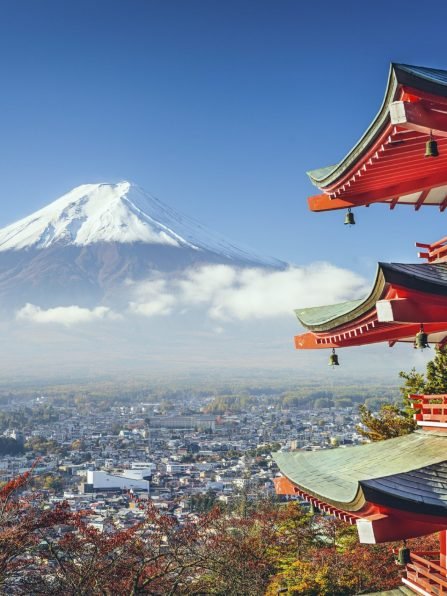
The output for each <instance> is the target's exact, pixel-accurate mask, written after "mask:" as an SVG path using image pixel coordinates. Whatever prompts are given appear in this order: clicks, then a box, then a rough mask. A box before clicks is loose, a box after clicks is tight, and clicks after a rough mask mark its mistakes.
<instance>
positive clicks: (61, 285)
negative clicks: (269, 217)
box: [0, 182, 286, 307]
mask: <svg viewBox="0 0 447 596" xmlns="http://www.w3.org/2000/svg"><path fill="white" fill-rule="evenodd" d="M204 264H230V265H233V266H236V267H257V268H269V269H283V268H284V267H286V264H285V263H283V262H281V261H278V260H274V259H270V258H262V257H259V256H257V255H255V254H252V253H251V252H249V251H247V250H244V249H241V248H239V247H237V246H235V245H233V244H232V243H231V242H229V241H227V240H225V239H224V238H223V237H221V236H219V235H218V234H215V233H213V232H211V231H209V230H207V229H206V228H205V227H203V226H202V225H201V224H199V223H198V222H196V221H194V220H192V219H191V218H189V217H187V216H184V215H181V214H179V213H177V212H176V211H174V210H173V209H171V208H170V207H168V206H167V205H165V204H163V203H162V202H161V201H159V200H158V199H156V198H155V197H153V196H151V195H150V194H148V193H147V192H145V191H144V190H143V189H141V188H140V187H138V186H136V185H134V184H131V183H129V182H120V183H118V184H84V185H81V186H78V187H76V188H74V189H73V190H71V191H70V192H68V193H66V194H65V195H63V196H62V197H60V198H59V199H57V200H56V201H54V202H52V203H51V204H49V205H47V206H46V207H44V208H43V209H40V210H39V211H36V212H35V213H33V214H31V215H29V216H27V217H25V218H23V219H21V220H19V221H17V222H15V223H13V224H11V225H8V226H7V227H5V228H3V229H0V298H1V299H2V302H3V304H4V305H16V304H17V303H18V302H23V301H27V302H30V301H31V302H36V301H38V303H39V304H40V305H41V306H45V307H51V306H56V305H64V304H73V303H74V302H75V303H76V304H78V305H81V306H89V305H91V304H97V303H98V302H101V301H103V300H104V299H106V300H107V299H108V298H111V297H112V296H114V295H115V294H117V295H119V291H120V288H122V287H123V286H124V285H125V284H126V282H128V280H141V279H145V278H147V277H148V276H151V275H154V273H156V272H163V273H164V274H172V275H175V273H176V272H181V271H183V270H184V269H185V268H188V267H194V266H200V265H204Z"/></svg>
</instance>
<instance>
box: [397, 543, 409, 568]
mask: <svg viewBox="0 0 447 596" xmlns="http://www.w3.org/2000/svg"><path fill="white" fill-rule="evenodd" d="M396 563H397V564H398V565H408V563H411V554H410V549H409V548H408V547H407V546H402V547H401V548H400V549H399V552H398V554H397V561H396Z"/></svg>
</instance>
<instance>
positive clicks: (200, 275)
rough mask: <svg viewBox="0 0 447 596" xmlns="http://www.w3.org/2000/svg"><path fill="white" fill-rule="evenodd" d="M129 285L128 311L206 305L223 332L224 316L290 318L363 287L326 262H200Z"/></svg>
mask: <svg viewBox="0 0 447 596" xmlns="http://www.w3.org/2000/svg"><path fill="white" fill-rule="evenodd" d="M128 288H129V291H130V300H129V301H128V307H127V312H128V313H131V314H134V315H139V316H144V317H159V316H167V315H170V314H171V313H173V311H174V309H176V310H177V312H179V313H185V312H187V311H190V310H191V309H196V308H202V309H203V308H204V309H205V311H206V313H207V316H208V317H209V318H210V319H212V320H214V321H216V322H217V321H219V323H217V324H216V326H215V327H214V331H215V333H217V334H220V333H222V332H223V331H224V329H223V328H222V327H221V323H222V321H244V320H259V319H267V318H269V319H273V318H277V317H284V316H287V317H291V316H292V313H293V310H294V309H295V308H302V307H306V306H318V305H321V304H332V303H335V302H341V301H343V300H347V299H351V298H357V297H359V296H362V295H364V294H365V292H366V289H365V285H364V280H363V279H362V278H361V277H360V276H358V275H357V274H355V273H353V272H352V271H349V270H347V269H341V268H339V267H335V266H334V265H331V264H330V263H314V264H312V265H309V266H306V267H290V268H288V269H285V270H283V271H275V270H268V269H267V270H266V269H257V268H250V269H249V268H237V267H231V266H229V265H204V266H202V267H198V268H190V269H187V270H185V272H184V273H183V275H182V276H181V277H180V278H179V277H176V278H171V277H168V276H164V277H163V276H162V274H160V275H159V277H158V278H156V279H151V280H147V281H144V282H133V283H130V284H129V285H128ZM116 318H120V315H118V314H117V313H115V312H114V311H112V310H111V309H110V308H109V307H106V306H97V307H96V308H92V309H88V308H82V307H80V306H76V305H72V306H59V307H55V308H49V309H43V308H41V307H40V306H36V305H34V304H29V303H28V304H26V305H25V306H24V307H23V308H21V309H20V310H19V311H17V313H16V319H17V320H21V321H28V322H33V323H39V324H45V323H57V324H59V325H64V326H66V327H70V326H72V325H76V324H78V323H90V322H93V321H99V320H110V319H116Z"/></svg>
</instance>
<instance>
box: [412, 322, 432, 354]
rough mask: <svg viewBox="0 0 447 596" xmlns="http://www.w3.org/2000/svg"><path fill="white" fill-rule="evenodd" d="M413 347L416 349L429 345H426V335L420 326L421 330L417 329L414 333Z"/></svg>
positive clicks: (422, 348)
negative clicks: (417, 331)
mask: <svg viewBox="0 0 447 596" xmlns="http://www.w3.org/2000/svg"><path fill="white" fill-rule="evenodd" d="M414 347H415V348H417V349H418V350H424V349H425V348H429V347H430V346H429V345H428V336H427V334H426V333H425V331H424V330H423V328H422V327H421V330H420V331H419V333H417V334H416V337H415V340H414Z"/></svg>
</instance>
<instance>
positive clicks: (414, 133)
mask: <svg viewBox="0 0 447 596" xmlns="http://www.w3.org/2000/svg"><path fill="white" fill-rule="evenodd" d="M309 176H310V178H311V180H312V182H313V183H314V184H315V185H316V186H317V187H318V188H319V190H320V193H321V194H318V195H316V196H312V197H310V198H309V200H308V203H309V208H310V209H311V210H312V211H327V210H331V209H348V212H347V215H346V222H345V223H348V224H350V223H353V221H354V220H353V213H352V211H351V210H352V209H354V208H356V207H361V206H366V207H368V206H369V205H371V204H372V203H385V204H387V205H388V206H389V208H390V209H394V208H395V207H396V206H399V205H412V206H414V208H415V210H419V209H420V208H421V207H423V206H424V207H425V206H434V207H438V208H439V210H440V211H441V212H442V211H444V210H445V209H446V208H447V71H443V70H436V69H431V68H422V67H415V66H408V65H403V64H392V65H391V69H390V74H389V78H388V85H387V88H386V92H385V97H384V100H383V103H382V106H381V108H380V110H379V113H378V114H377V116H376V117H375V119H374V121H373V122H372V124H371V125H370V126H369V128H368V129H367V130H366V132H365V133H364V134H363V136H362V137H361V139H360V140H359V142H358V143H357V144H356V145H355V147H353V149H352V150H351V151H350V152H349V153H348V155H347V156H346V157H345V158H344V159H343V160H342V161H340V163H338V164H337V165H335V166H330V167H327V168H321V169H318V170H314V171H311V172H309ZM417 246H418V247H420V248H421V249H422V252H420V253H419V257H420V258H421V259H423V261H424V262H422V263H418V264H402V263H379V265H378V269H377V275H376V279H375V281H374V284H373V287H372V289H371V291H370V293H369V294H368V296H366V297H365V298H362V299H359V300H354V301H351V302H343V303H340V304H334V305H329V306H323V307H315V308H306V309H298V310H297V311H296V314H297V317H298V319H299V321H300V323H301V324H302V325H303V326H304V327H305V328H306V329H307V330H308V331H307V333H304V334H302V335H298V336H296V337H295V346H296V348H297V349H300V350H301V349H328V348H329V349H331V350H332V354H331V362H332V364H335V365H336V364H338V357H337V354H336V352H335V350H336V349H337V348H341V347H347V346H357V345H365V344H370V343H376V342H387V343H388V344H389V345H391V346H392V345H394V344H395V343H396V342H398V341H400V342H410V343H413V344H414V345H415V346H416V347H419V348H424V347H427V345H428V344H429V343H435V344H437V345H438V346H443V345H444V344H445V343H446V342H447V238H443V239H441V240H439V241H437V242H434V243H432V244H421V243H417ZM410 398H411V400H412V404H413V408H414V410H415V419H416V421H417V425H418V430H416V431H415V432H414V433H412V434H409V435H406V436H402V437H397V438H395V439H389V440H387V441H382V442H378V443H370V444H367V445H362V446H358V447H351V448H348V449H340V448H338V449H332V450H327V451H320V452H315V453H313V452H310V453H309V452H289V453H285V452H284V453H282V452H281V453H276V454H274V457H275V460H276V462H277V464H278V466H279V469H280V471H281V473H282V476H281V477H278V478H276V479H275V484H276V491H277V493H278V494H289V495H299V496H300V497H301V498H303V499H304V500H306V501H308V502H310V503H312V504H313V505H314V506H316V507H318V508H319V509H320V510H322V511H325V512H328V513H330V514H332V515H334V516H336V517H339V518H340V519H343V520H345V521H346V522H348V523H351V524H356V526H357V529H358V533H359V538H360V541H361V542H363V543H369V544H373V543H379V542H389V541H395V540H400V539H402V540H405V539H406V538H414V537H417V536H422V535H426V534H431V533H433V532H437V531H439V532H440V534H439V535H440V550H439V552H436V553H413V552H409V551H408V549H406V548H404V549H401V562H402V563H405V564H406V573H405V577H404V578H403V582H404V584H406V588H407V589H410V590H411V591H412V592H414V593H417V594H447V531H446V530H447V395H412V396H410Z"/></svg>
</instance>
